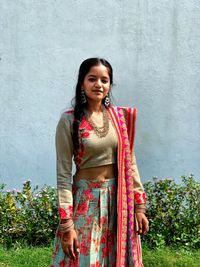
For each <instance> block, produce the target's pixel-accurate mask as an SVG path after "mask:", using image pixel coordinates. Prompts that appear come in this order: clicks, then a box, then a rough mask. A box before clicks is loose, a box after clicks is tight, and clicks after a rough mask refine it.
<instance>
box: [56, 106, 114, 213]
mask: <svg viewBox="0 0 200 267" xmlns="http://www.w3.org/2000/svg"><path fill="white" fill-rule="evenodd" d="M73 119H74V115H73V110H70V111H67V112H65V113H63V114H62V116H61V118H60V120H59V122H58V125H57V129H56V155H57V189H58V200H59V207H60V208H59V211H60V217H61V218H62V217H63V218H64V217H68V215H69V214H65V213H66V210H68V211H69V210H70V208H69V207H70V206H72V202H73V200H72V184H71V183H72V160H74V162H75V164H76V167H77V168H79V169H84V168H88V167H96V166H101V165H107V164H112V163H117V143H118V140H117V134H116V131H115V129H114V127H113V125H112V122H111V120H110V119H109V132H108V134H107V135H106V136H105V137H102V138H100V137H98V136H97V135H96V134H95V133H94V130H93V128H92V126H91V125H90V124H89V123H88V121H87V120H86V119H83V120H82V121H81V123H80V127H79V129H80V139H81V140H80V141H81V145H80V149H79V151H78V153H77V154H76V155H74V151H73V142H72V124H73ZM64 215H65V216H64Z"/></svg>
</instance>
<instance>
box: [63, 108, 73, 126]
mask: <svg viewBox="0 0 200 267" xmlns="http://www.w3.org/2000/svg"><path fill="white" fill-rule="evenodd" d="M73 120H74V109H73V108H71V109H66V110H65V111H63V112H62V113H61V116H60V119H59V122H61V123H64V124H72V122H73Z"/></svg>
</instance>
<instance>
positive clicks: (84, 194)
mask: <svg viewBox="0 0 200 267" xmlns="http://www.w3.org/2000/svg"><path fill="white" fill-rule="evenodd" d="M73 201H74V203H73V221H74V226H75V230H76V232H77V236H78V242H79V249H80V253H79V256H78V258H77V260H76V261H72V260H70V259H69V258H68V257H67V256H66V255H65V254H64V252H63V250H62V246H61V233H60V232H59V231H58V230H57V232H56V236H55V240H54V245H53V256H52V263H51V267H72V266H73V267H108V266H109V267H115V266H116V242H117V179H116V178H110V179H106V180H105V182H96V181H91V180H87V179H80V180H79V181H75V182H74V184H73Z"/></svg>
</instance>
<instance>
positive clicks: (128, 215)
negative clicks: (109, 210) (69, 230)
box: [108, 107, 146, 267]
mask: <svg viewBox="0 0 200 267" xmlns="http://www.w3.org/2000/svg"><path fill="white" fill-rule="evenodd" d="M108 111H109V114H110V117H111V120H112V122H113V125H114V126H115V129H116V132H117V135H118V205H117V211H118V218H117V264H116V267H131V266H134V267H143V264H142V256H141V246H140V238H139V236H138V235H137V233H136V220H135V216H134V203H135V201H134V199H136V202H140V201H141V199H145V198H146V196H145V193H143V194H141V193H138V192H137V193H135V192H134V172H133V170H132V168H131V166H132V150H133V144H134V135H135V120H136V109H135V108H120V107H110V108H109V109H108ZM137 200H138V201H137Z"/></svg>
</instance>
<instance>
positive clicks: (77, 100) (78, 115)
mask: <svg viewBox="0 0 200 267" xmlns="http://www.w3.org/2000/svg"><path fill="white" fill-rule="evenodd" d="M100 64H102V65H104V66H105V67H106V68H107V69H108V74H109V77H110V84H111V85H112V84H113V70H112V66H111V65H110V63H109V62H108V61H107V60H105V59H103V58H88V59H86V60H84V61H83V62H82V63H81V65H80V68H79V74H78V81H77V85H76V94H75V97H74V99H73V103H72V106H73V107H74V122H73V133H72V140H73V144H74V151H75V152H77V151H78V149H79V147H80V142H79V125H80V122H81V120H82V118H83V116H84V108H86V107H87V103H85V104H83V103H82V101H81V86H82V84H83V81H84V79H85V76H86V75H87V74H88V72H89V71H90V69H91V68H92V67H94V66H97V65H100ZM108 95H109V93H108ZM102 104H104V106H105V98H104V99H103V100H102ZM105 107H106V106H105ZM106 108H107V107H106Z"/></svg>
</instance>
